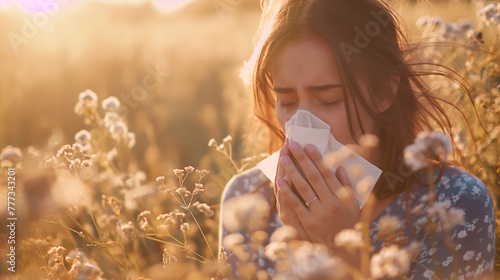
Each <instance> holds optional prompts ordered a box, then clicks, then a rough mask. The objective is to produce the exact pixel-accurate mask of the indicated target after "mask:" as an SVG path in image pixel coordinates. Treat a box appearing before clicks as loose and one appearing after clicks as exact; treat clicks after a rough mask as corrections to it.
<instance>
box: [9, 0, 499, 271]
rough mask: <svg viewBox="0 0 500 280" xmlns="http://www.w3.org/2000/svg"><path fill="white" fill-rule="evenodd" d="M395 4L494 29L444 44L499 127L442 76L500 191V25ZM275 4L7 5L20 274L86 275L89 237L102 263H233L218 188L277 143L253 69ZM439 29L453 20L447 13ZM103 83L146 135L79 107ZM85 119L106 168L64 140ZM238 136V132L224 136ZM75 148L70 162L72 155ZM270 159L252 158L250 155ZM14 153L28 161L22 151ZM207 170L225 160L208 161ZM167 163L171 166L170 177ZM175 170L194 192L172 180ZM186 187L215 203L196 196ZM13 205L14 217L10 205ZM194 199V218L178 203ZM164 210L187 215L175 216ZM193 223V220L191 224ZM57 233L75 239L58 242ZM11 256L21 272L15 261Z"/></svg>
mask: <svg viewBox="0 0 500 280" xmlns="http://www.w3.org/2000/svg"><path fill="white" fill-rule="evenodd" d="M391 5H393V7H394V8H395V9H396V10H397V11H398V12H399V13H400V14H401V15H403V16H402V19H403V20H404V22H405V23H406V26H407V32H408V34H409V36H410V37H411V38H415V37H420V36H421V35H422V33H423V29H422V28H417V27H416V25H415V23H416V22H417V20H418V19H419V18H420V17H422V16H425V15H430V16H438V17H440V18H441V19H442V20H443V21H444V22H457V21H458V20H460V19H463V18H465V19H469V20H470V21H471V22H472V23H474V29H476V30H478V29H481V30H482V31H483V37H484V40H485V42H484V49H486V50H488V51H491V52H492V53H497V55H495V54H485V53H476V52H472V53H470V52H464V51H462V52H455V51H454V50H450V49H444V50H435V52H433V53H430V54H428V55H429V56H430V57H434V58H435V59H447V63H449V64H450V65H452V66H453V67H455V68H456V69H457V71H458V72H459V73H460V74H462V75H463V76H464V77H465V78H466V79H467V80H468V81H469V82H470V83H471V84H472V85H473V86H474V88H475V89H476V91H475V92H474V94H475V95H474V96H473V101H474V104H475V105H476V108H477V110H478V115H479V116H480V118H481V120H482V124H483V125H484V126H485V130H483V129H481V128H480V125H479V122H478V121H477V118H476V116H475V112H474V110H473V109H472V107H471V106H470V102H469V103H468V102H467V100H465V99H466V98H465V97H464V94H463V92H461V91H459V90H458V89H456V88H455V87H454V86H453V85H451V84H448V83H446V82H442V81H441V80H437V79H436V80H431V81H430V82H432V83H435V84H436V90H438V91H439V92H441V93H442V94H443V97H444V98H447V99H448V100H451V102H453V103H454V104H456V105H458V106H459V107H461V108H462V109H463V111H464V112H465V113H466V114H467V118H469V119H470V120H471V125H472V128H473V134H474V136H475V137H476V139H475V140H472V139H470V138H469V137H467V136H466V134H467V133H466V129H467V127H466V125H465V123H464V122H463V121H462V120H461V119H460V118H457V120H456V123H455V124H454V125H455V126H454V129H456V131H455V132H456V134H457V138H456V140H457V142H458V144H459V145H461V147H462V151H463V156H464V158H463V160H462V163H463V164H464V165H465V166H466V167H467V168H468V169H469V170H470V171H471V172H472V173H474V174H475V175H477V176H478V177H480V178H481V179H482V180H483V181H484V182H485V183H487V184H488V185H489V187H490V188H491V189H492V190H493V191H496V190H497V189H498V188H499V180H500V179H499V178H500V175H499V174H500V170H499V161H500V156H499V151H498V142H499V141H500V140H499V139H500V117H499V115H500V111H499V108H500V89H499V90H497V88H496V85H498V84H500V78H499V77H500V69H499V65H498V63H499V62H500V59H499V57H498V47H499V40H498V39H499V38H498V34H499V29H498V28H499V27H496V26H488V27H486V26H483V25H481V24H480V20H481V19H480V18H479V17H478V16H477V13H476V9H477V7H476V6H475V5H474V4H471V3H469V2H468V1H458V0H454V1H436V2H431V3H426V1H420V2H409V1H391ZM259 17H260V8H259V4H258V2H257V1H256V0H252V1H250V0H248V1H247V0H245V1H243V0H241V1H238V0H236V1H235V0H227V1H226V0H209V1H206V0H194V1H192V2H191V3H188V4H187V5H186V6H184V7H182V8H181V9H179V10H178V11H175V12H172V13H166V12H164V11H160V10H158V9H157V8H155V6H154V5H153V4H152V1H144V2H143V3H139V4H138V3H116V2H115V3H108V2H104V1H98V0H95V1H90V0H89V1H82V2H79V3H77V4H74V5H68V6H62V7H60V9H56V10H53V11H51V12H48V13H41V14H40V13H39V14H38V15H35V14H33V13H29V12H26V11H22V10H20V9H18V8H15V7H11V8H8V9H2V8H0V22H1V24H0V38H1V39H0V61H1V62H0V149H3V148H5V147H7V146H9V145H12V146H14V147H18V148H20V149H21V150H22V154H23V159H22V160H21V165H18V168H17V173H18V176H19V180H20V181H19V182H18V186H17V193H18V194H19V195H18V196H19V201H18V205H19V206H18V208H17V210H16V211H18V214H19V215H21V216H23V217H25V218H24V220H23V219H21V220H23V221H20V223H19V225H20V226H21V227H20V228H19V229H18V232H17V238H18V240H19V242H20V244H21V240H22V242H23V243H22V245H20V247H19V251H18V257H19V258H18V264H19V267H18V268H19V271H18V272H17V274H16V275H18V276H19V277H21V278H19V279H31V278H29V277H33V279H35V278H36V279H38V278H44V279H45V278H49V279H56V278H51V277H60V278H61V279H67V278H65V277H68V275H70V274H71V273H73V274H71V275H73V276H72V277H74V275H75V274H74V273H77V272H74V271H73V272H71V273H69V274H68V272H67V271H68V270H70V268H71V267H72V266H71V262H72V261H74V259H78V257H75V256H74V255H72V256H71V257H69V259H68V256H69V254H68V253H69V252H70V251H71V250H74V249H77V248H79V249H81V250H83V251H85V253H86V254H87V256H88V263H87V265H88V266H89V267H91V269H90V270H89V271H93V272H92V273H93V274H92V273H90V274H89V275H93V276H92V277H94V276H95V277H97V276H99V277H103V278H106V279H125V278H126V277H129V278H127V279H141V278H139V277H146V278H152V279H202V278H201V277H202V276H203V277H206V276H207V275H212V276H214V275H215V274H216V272H217V269H219V268H218V267H217V266H210V265H209V264H213V263H216V262H217V254H218V249H217V223H218V221H217V219H216V217H217V213H218V203H219V202H218V199H219V197H220V194H221V192H222V189H223V187H224V185H225V184H226V183H227V181H228V180H229V179H230V178H231V176H232V175H234V174H235V173H237V172H238V171H239V170H240V168H241V163H240V160H241V159H242V158H244V157H248V156H256V155H259V154H260V153H262V152H264V148H265V147H264V146H263V145H258V144H252V145H248V143H251V140H248V139H246V138H245V137H246V136H247V135H248V129H247V128H248V127H249V125H250V123H251V122H252V121H255V120H253V119H251V118H249V116H250V115H251V114H252V96H251V89H250V88H249V87H248V85H244V84H243V83H242V81H241V80H240V79H239V77H238V75H239V69H240V67H241V66H242V65H243V61H244V60H247V59H248V58H249V56H250V54H251V51H252V38H253V35H254V32H255V31H256V29H257V26H258V23H259ZM499 26H500V25H499ZM429 32H433V33H431V35H432V36H437V37H446V36H448V35H449V34H448V33H446V34H444V33H442V31H440V29H439V28H438V29H435V30H433V31H429ZM440 32H441V33H440ZM457 36H458V35H457ZM460 36H465V35H463V34H462V35H460ZM446 38H448V37H446ZM453 40H455V39H453ZM456 40H457V41H458V42H465V41H463V40H467V38H466V37H464V38H458V37H457V38H456ZM87 89H90V90H92V91H93V92H95V93H96V94H97V98H98V101H97V102H98V104H100V103H101V102H102V101H103V100H105V99H106V98H108V97H110V96H115V97H117V98H118V100H119V101H120V103H121V107H120V109H119V111H118V113H119V117H120V119H121V120H122V121H123V124H124V126H125V127H126V128H125V129H126V130H127V131H128V132H133V133H134V135H133V137H134V139H135V140H134V144H133V145H132V144H130V142H126V141H125V140H123V139H125V138H119V137H122V136H116V137H115V136H114V135H115V134H114V132H116V131H114V130H113V129H115V130H116V129H117V128H116V127H113V128H111V127H110V126H107V125H106V124H105V119H104V118H105V111H104V110H102V108H98V109H97V111H88V110H87V111H82V113H81V114H80V115H78V114H76V113H75V104H77V103H78V102H82V101H81V96H80V99H79V94H80V93H81V92H84V91H85V90H87ZM82 106H83V105H82ZM85 106H86V105H85ZM99 107H100V106H99ZM86 118H87V119H88V120H87V121H85V119H86ZM82 129H86V130H88V131H89V133H90V134H91V135H92V140H91V141H90V142H89V143H88V144H89V145H91V146H92V148H90V149H89V150H88V154H89V155H90V154H93V155H94V156H95V157H94V158H93V159H92V160H93V161H94V163H93V165H92V167H91V168H89V169H91V171H88V170H87V171H86V169H85V167H84V164H83V163H82V162H83V161H85V160H86V159H87V158H86V155H87V153H86V152H85V151H80V150H78V148H77V150H75V147H66V150H64V149H63V150H59V149H60V148H61V146H63V145H64V144H73V143H74V142H75V139H74V137H75V134H76V133H77V132H79V131H80V130H82ZM108 129H109V130H108ZM227 135H231V136H232V139H228V138H226V139H225V141H222V139H224V138H225V137H226V136H227ZM80 136H81V135H80ZM212 138H214V139H216V140H217V141H218V142H219V143H224V145H225V146H224V147H225V149H226V150H227V149H229V145H231V156H232V157H233V158H234V159H235V160H237V161H236V163H233V162H230V161H228V159H227V157H226V156H224V155H223V154H222V153H220V152H219V151H216V149H213V147H212V148H210V147H209V146H208V145H207V143H208V142H209V140H210V139H212ZM97 139H99V140H97ZM127 143H128V144H130V145H128V144H127ZM221 148H222V146H221V147H220V148H219V150H220V149H221ZM11 149H12V148H11ZM113 150H114V151H113ZM58 151H60V152H59V153H60V154H59V157H56V154H57V153H58ZM11 152H12V151H11ZM110 153H111V154H110ZM113 153H115V154H116V155H113ZM13 154H16V151H14V152H13ZM52 156H54V159H53V160H52V161H51V162H50V163H49V165H50V166H54V165H55V167H58V168H60V169H61V168H62V169H64V170H63V171H61V170H59V171H58V170H57V168H56V169H55V171H52V169H50V170H47V169H45V168H42V167H40V166H39V163H40V162H45V161H46V160H47V159H49V158H51V157H52ZM68 157H70V158H71V160H70V161H68V162H66V161H64V160H63V159H64V158H68ZM77 158H79V161H78V164H81V165H78V164H77V161H76V159H77ZM255 162H256V161H255V159H253V160H249V163H248V165H246V166H247V167H248V166H251V165H252V164H254V163H255ZM9 164H14V165H16V164H17V159H14V160H10V161H9ZM71 164H73V166H71ZM189 165H193V166H195V167H196V168H197V169H198V172H196V171H190V169H189V168H188V169H186V170H184V171H183V172H184V173H183V174H182V175H180V172H181V171H179V170H178V174H177V175H175V174H173V173H172V170H173V169H175V168H181V169H182V168H184V167H185V166H189ZM2 169H4V167H2ZM203 169H209V170H210V173H209V174H208V175H206V176H205V175H202V174H203V171H202V170H203ZM3 173H5V172H3ZM4 175H5V176H4ZM161 175H165V178H163V179H159V180H158V182H156V180H155V178H156V177H157V176H161ZM201 177H203V178H201ZM201 179H203V180H202V181H199V180H201ZM5 182H6V174H1V175H0V185H1V186H3V185H7V184H6V183H5ZM200 182H203V184H206V185H205V192H204V193H199V194H196V195H195V194H194V192H193V191H191V192H190V193H188V194H186V193H183V191H184V190H185V189H184V190H183V189H182V187H183V186H184V185H186V186H187V185H189V186H194V184H195V183H200ZM4 183H5V184H4ZM172 185H176V189H175V193H176V195H178V199H179V200H180V201H179V200H176V199H174V198H175V195H173V196H167V195H166V194H165V193H164V192H163V190H165V188H166V189H169V188H170V187H171V186H172ZM179 189H180V190H179ZM160 190H161V191H160ZM167 193H168V191H167ZM172 193H174V192H172ZM184 195H185V196H184ZM185 198H188V199H191V201H192V202H196V201H199V203H198V204H196V205H194V206H193V204H192V203H191V202H189V203H187V202H186V201H184V199H185ZM0 199H1V201H2V202H1V203H0V205H4V201H7V191H6V190H4V189H2V190H1V191H0ZM193 199H194V200H193ZM204 203H207V204H208V205H210V206H208V205H207V206H205V205H203V204H204ZM200 205H201V206H200ZM205 207H209V209H210V210H208V208H205ZM3 208H6V207H3ZM3 208H2V210H0V217H1V218H2V221H3V218H5V217H6V215H7V213H6V212H5V209H3ZM179 209H180V210H179ZM186 209H187V210H186ZM183 210H185V211H184V212H185V213H184V214H185V215H186V217H180V216H179V215H178V214H176V213H177V212H175V211H181V212H182V211H183ZM145 211H147V212H145ZM186 211H187V212H186ZM210 211H215V212H214V213H215V216H214V215H213V214H214V213H212V212H210ZM174 212H175V213H174ZM164 213H170V214H172V215H171V216H172V217H173V216H175V217H176V219H178V220H176V221H174V222H172V221H169V220H168V217H166V216H162V217H160V216H161V214H164ZM207 213H211V215H209V214H207ZM176 215H177V216H176ZM195 216H196V217H197V218H195ZM117 221H118V223H117ZM129 221H130V223H129ZM170 222H172V223H174V224H175V223H179V224H178V226H177V228H178V227H179V226H181V230H180V231H179V230H177V231H175V232H169V230H168V229H167V230H165V228H163V229H162V228H161V227H162V226H165V227H167V226H166V225H168V223H170ZM184 222H186V223H188V226H187V228H186V227H184V228H182V225H183V224H184ZM198 222H199V223H198ZM114 225H118V226H114ZM152 229H154V230H152ZM202 229H203V230H202ZM4 230H5V229H2V230H1V231H0V234H1V235H2V236H0V241H2V244H0V253H1V255H2V256H5V255H6V253H7V252H8V248H7V247H4V245H5V244H6V243H7V242H6V241H5V242H4V240H5V238H6V236H7V234H6V231H4ZM188 243H189V245H188ZM55 246H62V247H64V250H63V249H61V248H62V247H61V248H59V249H54V250H52V251H51V253H50V254H49V253H48V252H49V250H51V248H52V247H54V248H56V247H55ZM58 250H59V251H58ZM167 251H168V253H166V252H167ZM75 252H76V251H75ZM75 254H76V253H75ZM64 256H66V261H65V260H64ZM173 258H176V259H178V262H173ZM192 259H197V260H198V262H196V261H193V260H192ZM2 260H3V257H2ZM85 260H87V259H85ZM170 260H172V262H171V261H170ZM73 263H74V262H73ZM167 263H168V265H166V266H165V264H167ZM200 263H208V265H201V264H200ZM94 266H98V267H99V271H101V272H102V275H100V274H99V273H97V272H96V271H97V270H93V267H94ZM40 267H44V269H40ZM0 268H1V271H2V274H3V275H6V274H4V272H5V271H7V270H6V269H7V266H6V264H5V262H2V264H0ZM194 268H196V269H194ZM80 269H81V271H83V268H80ZM79 271H80V270H79ZM78 273H79V272H78ZM2 277H3V276H2ZM89 277H90V276H89ZM0 278H1V277H0ZM96 279H97V278H96ZM206 279H210V277H208V278H206Z"/></svg>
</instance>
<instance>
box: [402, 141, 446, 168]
mask: <svg viewBox="0 0 500 280" xmlns="http://www.w3.org/2000/svg"><path fill="white" fill-rule="evenodd" d="M451 152H452V145H451V140H450V138H449V137H448V136H447V135H446V134H444V133H441V132H431V133H429V132H421V133H420V134H418V136H417V138H416V139H415V142H414V143H413V144H411V145H409V146H407V147H406V148H405V150H404V160H405V163H406V164H407V165H408V166H409V167H410V168H411V169H412V170H413V171H418V170H420V169H423V168H425V167H427V166H428V165H429V163H430V160H435V161H438V162H446V161H447V158H448V155H449V154H450V153H451Z"/></svg>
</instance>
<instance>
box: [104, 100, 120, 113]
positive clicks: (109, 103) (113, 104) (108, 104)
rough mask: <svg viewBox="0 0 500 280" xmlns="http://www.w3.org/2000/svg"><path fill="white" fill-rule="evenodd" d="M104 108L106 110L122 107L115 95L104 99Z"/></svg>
mask: <svg viewBox="0 0 500 280" xmlns="http://www.w3.org/2000/svg"><path fill="white" fill-rule="evenodd" d="M102 108H103V109H104V110H106V111H116V110H117V109H118V108H120V100H118V98H116V97H114V96H110V97H108V98H106V99H104V100H103V101H102Z"/></svg>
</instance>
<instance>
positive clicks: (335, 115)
mask: <svg viewBox="0 0 500 280" xmlns="http://www.w3.org/2000/svg"><path fill="white" fill-rule="evenodd" d="M270 71H271V75H272V78H273V89H274V92H275V93H276V107H275V111H276V116H277V117H278V120H279V124H280V126H281V129H282V130H283V131H285V123H286V122H287V121H288V120H289V119H290V118H291V117H292V116H293V115H294V114H295V112H297V110H298V109H303V110H307V111H309V112H311V113H312V114H313V115H315V116H317V117H318V118H320V119H321V120H323V121H324V122H325V123H327V124H328V125H330V131H331V133H332V135H333V137H335V139H337V141H339V142H340V143H342V144H344V145H345V144H352V143H354V140H353V139H352V137H351V134H350V131H349V125H348V122H347V115H346V109H345V105H344V96H343V93H342V87H340V85H341V79H340V73H339V69H338V68H337V63H336V60H335V56H334V54H333V51H332V50H331V48H330V46H329V45H328V43H327V42H326V41H325V40H323V39H322V38H319V37H308V38H306V39H303V40H296V41H292V42H289V43H287V44H285V45H284V46H283V47H281V48H280V49H278V51H277V52H276V54H275V56H274V57H273V60H272V61H271V64H270ZM361 89H362V90H363V91H364V92H366V90H364V89H363V87H361ZM348 94H349V93H348ZM349 101H350V102H349V104H350V108H351V109H350V111H351V114H353V116H351V120H352V123H353V124H352V125H353V128H354V132H355V138H356V140H358V139H359V137H360V136H361V129H360V127H359V125H358V122H357V119H356V117H355V115H354V114H355V113H354V112H355V111H354V106H352V100H349ZM357 107H358V110H359V114H360V121H361V123H362V125H363V129H364V131H365V133H371V132H372V131H373V121H372V120H371V118H370V117H369V116H368V114H367V113H366V111H365V110H363V108H362V106H361V105H360V104H359V103H358V104H357Z"/></svg>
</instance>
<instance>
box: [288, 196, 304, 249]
mask: <svg viewBox="0 0 500 280" xmlns="http://www.w3.org/2000/svg"><path fill="white" fill-rule="evenodd" d="M284 204H285V205H286V207H287V208H289V209H290V210H291V211H292V212H293V216H294V217H295V222H292V223H290V224H288V225H289V226H292V227H294V228H295V230H297V237H296V238H297V239H298V240H309V235H308V234H307V232H306V230H305V229H304V226H303V225H302V223H301V222H300V220H299V218H298V216H297V214H296V213H295V211H294V210H293V208H292V207H291V206H290V204H288V202H287V201H286V200H285V202H284ZM283 223H284V222H283ZM285 226H287V224H285Z"/></svg>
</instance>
